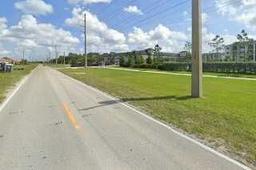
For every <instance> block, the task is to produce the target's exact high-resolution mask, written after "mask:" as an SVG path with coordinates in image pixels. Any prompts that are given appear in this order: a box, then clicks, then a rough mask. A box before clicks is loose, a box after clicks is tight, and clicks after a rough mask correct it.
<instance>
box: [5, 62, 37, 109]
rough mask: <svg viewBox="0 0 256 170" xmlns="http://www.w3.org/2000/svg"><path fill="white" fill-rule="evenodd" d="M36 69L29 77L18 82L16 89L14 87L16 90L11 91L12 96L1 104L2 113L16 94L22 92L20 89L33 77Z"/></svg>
mask: <svg viewBox="0 0 256 170" xmlns="http://www.w3.org/2000/svg"><path fill="white" fill-rule="evenodd" d="M36 68H37V67H36ZM36 68H34V69H33V70H32V71H31V72H30V73H29V74H28V75H26V76H25V77H23V78H22V80H21V81H19V82H18V84H17V85H16V87H14V88H15V89H14V90H13V91H11V93H10V95H8V96H7V98H6V99H4V101H3V103H2V104H0V113H1V112H2V110H3V109H4V108H5V106H6V105H7V104H8V103H9V101H10V100H11V99H12V98H13V97H14V96H15V94H16V93H17V92H18V91H19V90H20V88H21V87H22V86H23V85H24V84H25V83H26V81H27V80H28V78H29V77H30V76H31V74H32V73H33V72H34V70H35V69H36Z"/></svg>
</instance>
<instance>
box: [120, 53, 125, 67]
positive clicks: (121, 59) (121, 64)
mask: <svg viewBox="0 0 256 170" xmlns="http://www.w3.org/2000/svg"><path fill="white" fill-rule="evenodd" d="M119 65H120V66H121V67H124V66H125V59H124V56H123V55H122V56H121V57H120V61H119Z"/></svg>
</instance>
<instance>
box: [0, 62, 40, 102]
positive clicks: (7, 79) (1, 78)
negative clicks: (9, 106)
mask: <svg viewBox="0 0 256 170" xmlns="http://www.w3.org/2000/svg"><path fill="white" fill-rule="evenodd" d="M35 67H36V65H32V64H31V65H25V66H24V67H23V66H15V67H14V71H13V72H11V73H2V72H0V103H1V102H2V101H3V100H4V98H5V95H6V93H7V91H8V89H10V88H11V87H13V86H14V85H15V84H16V83H17V82H18V81H19V80H21V79H22V77H24V76H25V75H27V74H28V73H30V71H31V70H33V69H34V68H35ZM21 68H24V69H23V70H20V69H21Z"/></svg>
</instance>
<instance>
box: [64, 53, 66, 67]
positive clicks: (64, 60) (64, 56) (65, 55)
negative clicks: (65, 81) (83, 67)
mask: <svg viewBox="0 0 256 170" xmlns="http://www.w3.org/2000/svg"><path fill="white" fill-rule="evenodd" d="M65 65H66V53H65V51H64V66H65Z"/></svg>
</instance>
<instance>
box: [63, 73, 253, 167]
mask: <svg viewBox="0 0 256 170" xmlns="http://www.w3.org/2000/svg"><path fill="white" fill-rule="evenodd" d="M59 73H61V74H63V75H65V76H67V77H68V78H70V79H72V80H74V81H76V82H78V83H79V84H80V85H82V86H84V87H86V88H89V89H91V90H93V91H95V92H98V93H100V94H103V95H104V96H106V97H108V98H110V99H112V100H119V99H118V98H116V97H113V96H111V95H110V94H108V93H105V92H103V91H100V90H99V89H97V88H95V87H92V86H89V85H87V84H85V83H83V82H81V81H79V80H77V79H74V78H72V77H70V76H68V75H66V74H64V73H62V72H59ZM119 103H120V104H122V105H123V106H125V107H127V108H129V109H131V110H133V111H135V112H136V113H138V114H140V115H142V116H143V117H145V118H147V119H149V120H151V121H153V122H155V123H157V124H159V125H162V126H164V127H165V128H167V129H169V130H171V131H172V132H173V133H175V134H177V135H178V136H180V137H182V138H185V139H187V140H188V141H190V142H192V143H194V144H196V145H198V146H200V147H201V148H203V149H205V150H207V151H209V152H212V153H213V154H215V155H217V156H219V157H221V158H224V159H226V160H227V161H229V162H231V163H233V164H235V165H237V166H239V167H241V168H243V169H244V170H252V169H251V168H249V167H247V166H246V165H244V164H242V163H240V162H238V161H236V160H234V159H232V158H230V157H228V156H226V155H224V154H222V153H220V152H218V151H216V150H214V149H213V148H210V147H209V146H206V145H205V144H203V143H200V142H199V141H197V140H195V139H193V138H191V137H189V136H187V135H185V134H183V133H181V132H178V131H177V130H175V129H173V128H172V127H170V126H168V125H166V124H164V123H162V122H160V121H159V120H156V119H154V118H153V117H151V116H149V115H147V114H145V113H143V112H141V111H139V110H137V109H136V108H134V107H133V106H131V105H129V104H127V103H122V102H119Z"/></svg>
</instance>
